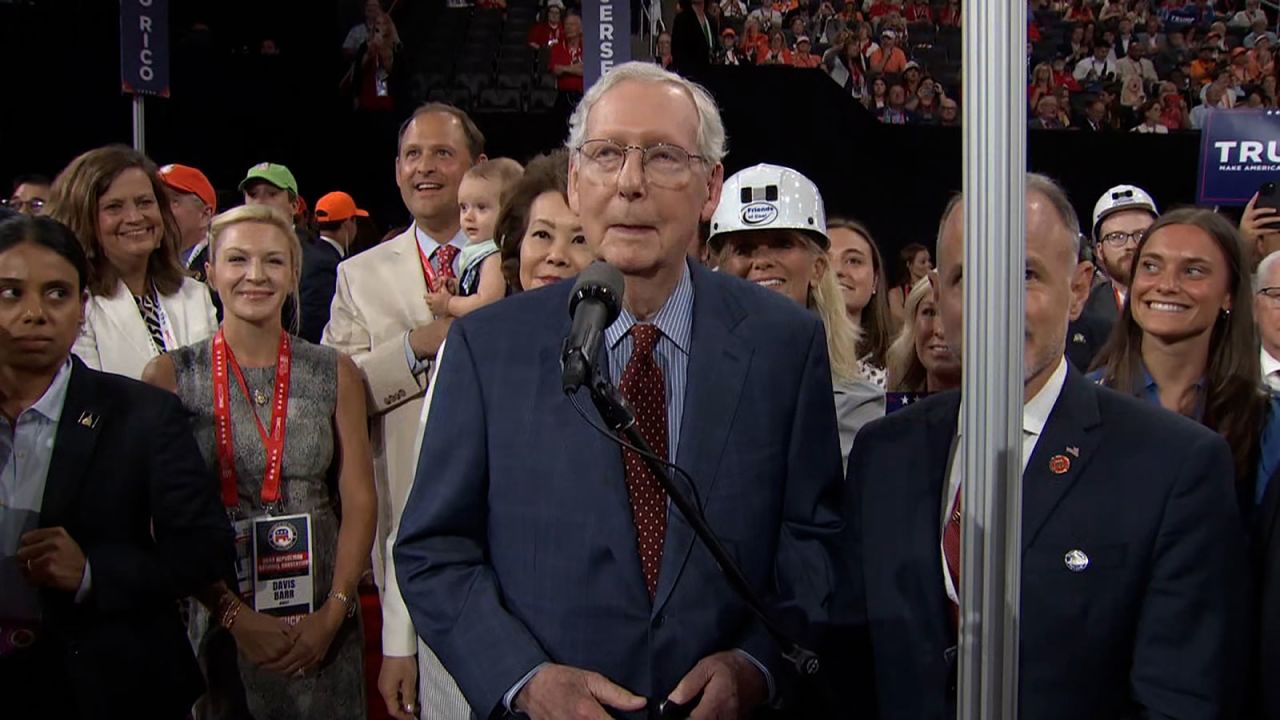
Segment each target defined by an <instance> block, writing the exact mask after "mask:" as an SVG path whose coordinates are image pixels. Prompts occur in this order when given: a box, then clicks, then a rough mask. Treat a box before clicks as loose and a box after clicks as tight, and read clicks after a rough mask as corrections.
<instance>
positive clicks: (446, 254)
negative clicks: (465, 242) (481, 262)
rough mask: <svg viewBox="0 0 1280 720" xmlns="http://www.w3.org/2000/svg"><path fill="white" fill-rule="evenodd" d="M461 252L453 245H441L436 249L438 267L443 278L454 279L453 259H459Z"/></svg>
mask: <svg viewBox="0 0 1280 720" xmlns="http://www.w3.org/2000/svg"><path fill="white" fill-rule="evenodd" d="M459 252H461V251H460V250H458V248H456V247H454V246H452V245H441V246H440V247H439V248H437V249H436V252H435V256H436V265H438V266H439V271H440V274H441V275H442V276H444V277H447V278H451V277H454V274H453V259H454V258H456V257H458V253H459Z"/></svg>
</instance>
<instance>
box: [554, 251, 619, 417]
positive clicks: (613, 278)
mask: <svg viewBox="0 0 1280 720" xmlns="http://www.w3.org/2000/svg"><path fill="white" fill-rule="evenodd" d="M623 287H624V282H623V279H622V273H620V272H618V269H617V268H615V267H614V266H612V265H610V264H608V263H606V262H603V261H596V262H593V263H591V264H590V265H588V266H587V269H586V270H583V271H582V273H581V274H580V275H578V280H577V282H575V283H574V284H573V291H572V292H570V293H569V317H571V318H573V327H572V328H571V329H570V330H569V337H567V338H565V339H564V348H563V349H562V350H561V352H560V368H561V369H560V382H561V383H562V384H563V386H564V391H565V393H573V392H577V390H578V388H579V387H582V385H583V384H584V383H586V382H587V381H588V380H590V379H591V371H592V364H593V363H594V362H595V358H596V353H598V352H599V351H600V341H601V340H602V339H603V338H604V331H605V328H607V327H609V326H610V325H612V324H613V321H614V320H617V319H618V315H619V314H621V312H622V291H623Z"/></svg>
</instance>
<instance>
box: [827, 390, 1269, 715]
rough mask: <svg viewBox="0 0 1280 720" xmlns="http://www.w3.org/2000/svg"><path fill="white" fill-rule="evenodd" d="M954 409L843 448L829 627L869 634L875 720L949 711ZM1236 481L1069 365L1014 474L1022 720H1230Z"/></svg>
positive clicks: (1212, 446) (1237, 624)
mask: <svg viewBox="0 0 1280 720" xmlns="http://www.w3.org/2000/svg"><path fill="white" fill-rule="evenodd" d="M959 402H960V395H959V393H958V392H948V393H943V394H941V395H937V396H934V397H930V398H928V399H926V400H924V401H922V402H919V403H916V404H914V405H912V406H911V407H908V408H906V409H904V410H901V411H899V412H896V413H894V414H892V415H889V416H888V417H886V418H884V419H883V420H880V421H877V422H874V423H871V424H870V425H867V426H866V427H864V428H863V429H862V431H861V432H859V433H858V437H857V440H856V441H855V443H854V447H853V451H852V453H851V454H850V459H849V469H848V473H849V479H848V482H849V495H848V497H847V501H848V502H849V509H848V513H847V516H846V520H847V523H848V525H847V528H846V534H847V543H846V545H845V552H846V556H847V557H848V558H849V559H850V561H851V567H850V570H851V575H852V577H851V578H850V580H851V585H850V590H851V592H850V594H848V595H846V594H844V593H843V592H842V593H841V609H840V612H839V615H840V616H841V619H842V620H849V621H850V622H851V623H852V624H853V625H854V626H860V627H861V629H862V631H863V635H864V636H865V637H869V640H870V660H871V661H872V663H873V665H874V674H873V676H870V677H873V678H874V680H873V684H874V689H873V694H874V696H875V698H876V700H877V701H878V705H879V716H880V717H882V718H904V719H906V718H910V719H911V720H933V719H936V718H951V717H953V716H954V714H955V710H954V708H955V691H954V685H953V683H954V678H953V677H951V675H950V672H951V668H950V667H949V664H948V660H947V658H946V651H947V649H948V648H949V647H951V646H953V645H955V643H956V639H955V633H954V632H953V631H952V629H951V625H950V622H949V620H948V615H947V604H948V603H949V600H948V599H947V596H946V591H945V590H944V586H943V577H942V572H943V571H942V562H941V559H940V553H941V550H940V543H941V538H940V516H941V503H942V495H943V493H944V492H945V488H946V487H947V465H948V459H949V453H950V449H951V445H952V441H953V438H954V437H955V434H956V425H957V413H958V410H959ZM1055 456H1063V457H1065V458H1067V460H1068V461H1069V463H1070V467H1069V468H1068V469H1067V471H1066V472H1065V473H1063V474H1054V473H1053V472H1051V471H1050V459H1051V458H1054V457H1055ZM1232 477H1233V469H1232V463H1231V456H1230V454H1229V451H1228V449H1227V445H1226V443H1225V442H1224V441H1223V440H1222V438H1220V437H1219V436H1218V435H1217V434H1215V433H1213V432H1212V431H1210V430H1207V429H1206V428H1204V427H1202V426H1200V425H1199V424H1196V423H1193V422H1191V421H1189V420H1187V419H1185V418H1182V417H1179V416H1177V415H1175V414H1173V413H1170V412H1166V411H1164V410H1161V409H1160V408H1158V407H1152V406H1150V405H1147V404H1145V403H1142V402H1140V401H1138V400H1135V399H1133V398H1129V397H1124V396H1121V395H1119V394H1117V393H1115V392H1112V391H1111V390H1107V389H1105V388H1101V387H1098V386H1096V385H1094V384H1092V383H1090V382H1088V381H1087V380H1086V379H1085V378H1084V377H1083V376H1082V375H1080V374H1079V373H1077V372H1076V371H1075V370H1069V371H1068V375H1067V380H1066V385H1065V386H1064V387H1063V389H1062V394H1061V396H1060V397H1059V399H1058V402H1057V404H1056V405H1055V406H1054V409H1053V412H1052V413H1051V414H1050V416H1049V420H1048V423H1047V424H1046V425H1045V428H1044V432H1043V434H1042V435H1041V436H1040V438H1039V440H1038V442H1037V444H1036V447H1035V451H1034V452H1033V454H1032V455H1031V458H1030V460H1029V461H1028V463H1027V469H1026V471H1025V472H1024V474H1023V513H1022V523H1023V524H1022V543H1023V551H1022V605H1021V626H1020V630H1021V642H1020V653H1021V657H1020V671H1019V672H1020V674H1019V702H1020V708H1019V710H1020V713H1019V714H1020V716H1021V717H1024V718H1029V719H1034V720H1054V719H1055V718H1063V719H1064V720H1065V719H1066V718H1072V719H1076V718H1090V720H1102V719H1106V718H1129V717H1135V718H1136V717H1141V718H1183V719H1186V718H1219V717H1234V712H1235V711H1234V707H1235V705H1236V704H1237V703H1239V702H1240V701H1241V700H1242V698H1243V682H1242V679H1243V677H1244V675H1245V673H1244V659H1245V656H1246V655H1247V650H1246V648H1247V635H1246V632H1247V630H1248V627H1247V626H1248V620H1247V618H1246V616H1247V612H1248V602H1247V596H1248V589H1247V580H1246V575H1247V573H1246V564H1247V563H1246V561H1245V558H1246V555H1245V553H1244V550H1243V547H1244V545H1243V543H1244V533H1243V528H1242V527H1241V523H1240V518H1239V513H1238V511H1237V509H1236V503H1235V492H1234V488H1233V480H1232ZM1072 550H1081V551H1083V552H1084V553H1085V554H1086V555H1087V556H1088V558H1089V564H1088V567H1087V568H1086V569H1085V570H1083V571H1082V572H1071V571H1070V570H1068V569H1067V567H1066V563H1065V555H1066V554H1067V553H1068V552H1070V551H1072ZM846 603H848V604H846ZM846 612H847V613H848V614H846ZM866 659H867V658H865V657H864V658H863V660H864V662H863V663H862V664H861V665H860V667H862V668H863V669H865V668H866V662H865V660H866ZM852 679H856V678H852Z"/></svg>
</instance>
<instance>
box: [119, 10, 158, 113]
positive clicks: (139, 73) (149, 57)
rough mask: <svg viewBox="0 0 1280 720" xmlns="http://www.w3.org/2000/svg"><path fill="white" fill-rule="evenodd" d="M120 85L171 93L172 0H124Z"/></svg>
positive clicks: (135, 91)
mask: <svg viewBox="0 0 1280 720" xmlns="http://www.w3.org/2000/svg"><path fill="white" fill-rule="evenodd" d="M120 89H121V90H123V91H124V92H126V93H129V94H141V95H159V96H160V97H169V0H120Z"/></svg>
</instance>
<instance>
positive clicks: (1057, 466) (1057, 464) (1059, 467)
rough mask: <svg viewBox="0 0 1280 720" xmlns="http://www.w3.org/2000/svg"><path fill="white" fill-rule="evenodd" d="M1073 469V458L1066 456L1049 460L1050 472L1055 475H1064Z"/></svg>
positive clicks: (1057, 456) (1056, 456)
mask: <svg viewBox="0 0 1280 720" xmlns="http://www.w3.org/2000/svg"><path fill="white" fill-rule="evenodd" d="M1070 469H1071V458H1069V457H1067V456H1066V455H1054V456H1053V457H1051V458H1049V470H1050V472H1052V473H1053V474H1054V475H1062V474H1064V473H1066V472H1067V471H1068V470H1070Z"/></svg>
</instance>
